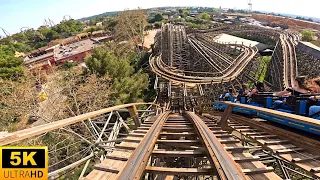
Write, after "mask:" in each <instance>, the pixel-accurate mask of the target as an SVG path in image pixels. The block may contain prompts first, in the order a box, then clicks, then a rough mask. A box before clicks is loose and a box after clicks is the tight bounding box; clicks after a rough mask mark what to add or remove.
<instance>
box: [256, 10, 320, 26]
mask: <svg viewBox="0 0 320 180" xmlns="http://www.w3.org/2000/svg"><path fill="white" fill-rule="evenodd" d="M258 12H262V13H266V14H270V13H271V14H275V15H281V16H287V17H291V18H296V17H302V18H305V19H309V18H311V19H312V20H313V21H314V22H319V23H320V18H319V17H310V16H302V15H296V14H286V13H277V12H270V11H258Z"/></svg>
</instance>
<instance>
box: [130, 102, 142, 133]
mask: <svg viewBox="0 0 320 180" xmlns="http://www.w3.org/2000/svg"><path fill="white" fill-rule="evenodd" d="M128 111H129V114H130V116H131V117H132V119H133V121H134V129H137V128H138V127H139V126H140V125H141V122H140V120H139V115H138V111H137V107H136V106H135V105H133V106H130V107H128Z"/></svg>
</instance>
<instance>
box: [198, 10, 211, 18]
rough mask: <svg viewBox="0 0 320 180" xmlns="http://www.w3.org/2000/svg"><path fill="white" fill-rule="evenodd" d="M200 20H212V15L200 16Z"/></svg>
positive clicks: (204, 14) (203, 14)
mask: <svg viewBox="0 0 320 180" xmlns="http://www.w3.org/2000/svg"><path fill="white" fill-rule="evenodd" d="M200 18H201V19H204V20H209V19H211V16H210V14H208V13H205V12H204V13H202V14H201V15H200Z"/></svg>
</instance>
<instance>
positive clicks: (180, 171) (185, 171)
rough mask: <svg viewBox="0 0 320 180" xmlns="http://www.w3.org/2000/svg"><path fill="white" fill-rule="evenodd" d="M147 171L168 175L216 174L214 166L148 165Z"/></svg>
mask: <svg viewBox="0 0 320 180" xmlns="http://www.w3.org/2000/svg"><path fill="white" fill-rule="evenodd" d="M145 171H146V172H147V173H154V174H167V175H211V174H214V172H215V170H214V168H202V169H199V168H167V167H155V166H147V167H146V169H145Z"/></svg>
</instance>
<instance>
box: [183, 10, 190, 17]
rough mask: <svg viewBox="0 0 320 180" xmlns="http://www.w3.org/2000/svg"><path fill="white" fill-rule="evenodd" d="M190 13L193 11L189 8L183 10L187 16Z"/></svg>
mask: <svg viewBox="0 0 320 180" xmlns="http://www.w3.org/2000/svg"><path fill="white" fill-rule="evenodd" d="M190 13H191V11H190V10H189V9H187V10H184V11H183V14H184V15H185V16H189V15H190Z"/></svg>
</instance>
